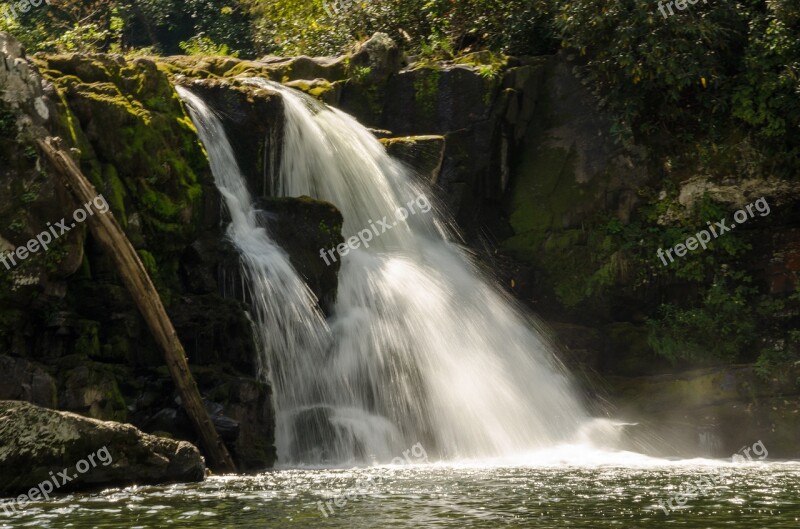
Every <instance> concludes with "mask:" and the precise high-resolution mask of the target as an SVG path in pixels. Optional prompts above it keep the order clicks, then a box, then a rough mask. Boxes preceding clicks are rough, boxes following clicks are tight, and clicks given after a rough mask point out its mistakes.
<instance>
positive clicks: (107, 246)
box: [37, 138, 236, 473]
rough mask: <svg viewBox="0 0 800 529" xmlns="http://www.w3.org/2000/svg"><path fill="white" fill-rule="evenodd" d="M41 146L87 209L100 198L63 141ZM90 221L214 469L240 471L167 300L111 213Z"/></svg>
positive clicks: (40, 144) (69, 188) (63, 179)
mask: <svg viewBox="0 0 800 529" xmlns="http://www.w3.org/2000/svg"><path fill="white" fill-rule="evenodd" d="M37 143H38V144H39V147H40V148H41V149H42V151H43V152H44V153H45V155H46V156H47V158H48V159H49V160H50V162H51V163H52V164H53V165H54V166H55V168H56V170H57V173H58V174H59V177H60V178H61V180H62V182H63V183H64V185H65V186H66V188H67V189H68V190H69V191H70V192H71V193H72V196H73V197H74V198H75V199H76V200H77V201H78V204H86V203H88V202H91V201H92V200H94V199H95V198H97V196H98V193H97V191H96V190H95V188H94V186H92V184H91V183H90V182H89V180H88V179H87V178H86V177H85V176H84V175H83V173H82V172H81V170H80V168H79V167H78V166H77V165H76V164H75V162H74V161H73V160H72V158H71V157H70V156H69V155H68V154H67V153H65V152H64V151H62V150H61V149H60V148H59V147H58V139H54V138H48V139H47V141H42V140H37ZM86 222H87V224H88V225H89V229H90V230H91V232H92V235H93V236H94V238H95V239H96V240H97V242H98V243H99V244H100V246H101V247H102V248H103V250H104V251H105V252H107V253H108V255H110V256H111V257H112V258H113V260H114V264H115V265H116V267H117V271H118V272H119V275H120V277H121V278H122V281H123V282H124V283H125V286H126V287H127V288H128V291H129V292H130V293H131V296H132V297H133V300H134V301H135V302H136V306H137V307H139V311H140V312H141V313H142V316H144V319H145V321H146V322H147V325H148V326H149V327H150V332H152V334H153V337H154V338H155V340H156V342H157V343H158V345H159V346H160V347H161V349H162V350H163V351H164V358H165V359H166V362H167V367H168V368H169V372H170V374H171V375H172V379H173V380H174V381H175V386H176V387H177V388H178V393H179V394H180V396H181V400H182V401H183V407H184V409H185V410H186V413H187V414H189V418H190V419H191V421H192V424H193V425H194V428H195V430H196V431H197V433H198V434H199V435H200V438H201V440H202V442H203V447H204V448H205V451H206V453H207V454H208V456H209V457H210V459H211V467H212V468H213V469H214V470H215V471H217V472H232V473H233V472H236V465H234V463H233V459H231V456H230V454H229V453H228V450H227V448H226V447H225V445H224V444H223V442H222V440H221V439H220V437H219V435H218V434H217V431H216V429H215V428H214V423H213V422H211V417H210V416H209V415H208V411H207V410H206V408H205V406H204V405H203V401H202V399H201V398H200V391H199V390H198V389H197V384H196V383H195V381H194V378H193V377H192V373H191V372H190V371H189V363H188V362H187V361H186V352H185V351H184V349H183V346H182V345H181V342H180V340H179V339H178V334H177V333H176V332H175V327H173V326H172V321H171V320H170V319H169V316H168V315H167V311H166V309H164V304H163V303H162V302H161V297H160V296H159V294H158V291H157V290H156V288H155V286H154V285H153V282H152V281H151V280H150V276H149V275H148V274H147V271H146V270H145V267H144V265H143V264H142V261H141V260H140V259H139V255H138V254H137V253H136V250H135V249H134V248H133V245H131V243H130V241H129V240H128V237H127V236H126V235H125V232H124V231H122V228H121V227H120V225H119V224H118V223H117V221H116V219H115V218H114V215H113V213H112V212H111V211H108V212H107V213H105V214H96V215H91V216H89V217H88V218H87V219H86Z"/></svg>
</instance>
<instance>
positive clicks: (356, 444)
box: [249, 79, 613, 463]
mask: <svg viewBox="0 0 800 529" xmlns="http://www.w3.org/2000/svg"><path fill="white" fill-rule="evenodd" d="M249 82H252V83H254V84H258V85H260V86H263V87H265V88H270V89H273V90H276V91H279V92H280V93H281V94H282V96H283V98H284V101H285V110H286V123H285V137H284V141H283V153H282V167H281V170H280V173H279V174H278V175H267V176H269V177H271V178H270V180H271V181H272V184H273V189H272V191H273V193H274V194H275V195H279V196H300V195H309V196H312V197H315V198H319V199H323V200H327V201H329V202H332V203H333V204H335V205H336V206H337V207H338V208H339V209H340V210H341V211H342V214H343V215H344V227H343V235H344V237H345V239H348V238H349V237H351V236H354V235H356V234H358V233H359V232H362V233H365V232H364V230H370V229H372V227H373V226H375V225H376V224H377V221H378V220H380V219H383V218H384V217H386V218H387V221H388V222H387V223H388V224H390V225H392V227H391V229H390V230H388V231H386V232H385V233H382V234H381V235H380V236H378V237H375V238H374V239H373V240H372V241H371V242H370V247H369V248H364V247H363V246H362V247H361V248H359V249H357V250H355V251H351V252H349V254H348V255H347V256H346V257H344V258H343V259H342V269H341V272H340V282H339V291H338V299H337V303H336V305H335V308H334V314H333V317H332V318H331V321H330V327H331V333H332V340H333V347H332V348H331V349H330V351H329V352H328V354H327V356H326V358H325V362H324V364H321V365H319V366H317V369H318V371H322V372H324V373H325V376H324V378H325V380H324V381H323V382H322V385H323V386H324V387H325V391H324V393H325V394H326V395H327V397H326V398H327V399H328V400H321V399H320V400H319V401H318V402H317V406H318V411H319V410H324V411H319V413H320V417H321V420H323V422H324V419H325V417H327V419H328V420H329V421H330V423H331V424H332V428H330V429H329V431H327V432H324V434H323V435H322V437H324V438H325V441H324V443H323V444H325V445H326V446H325V448H324V450H323V454H324V457H328V458H330V459H332V460H334V461H347V460H348V459H352V458H356V459H358V458H370V457H374V458H376V459H378V460H385V459H386V458H391V457H396V456H400V455H401V454H402V451H404V450H407V449H408V448H410V447H411V446H413V445H415V444H416V443H421V444H422V445H423V446H425V448H426V449H427V451H428V452H429V453H432V454H436V456H438V457H441V458H450V459H452V458H464V457H466V458H480V457H497V456H507V455H509V454H523V453H529V452H531V451H535V450H538V449H543V448H549V447H552V446H554V445H557V444H561V443H568V442H577V443H583V442H585V441H590V440H591V439H590V438H592V437H593V435H589V434H587V432H590V433H591V432H598V431H599V432H600V434H601V435H600V436H599V437H602V438H607V437H608V435H605V434H604V433H605V432H604V430H606V429H607V428H606V427H603V428H597V427H596V421H595V422H592V421H590V420H589V418H588V416H587V414H586V412H585V411H584V410H583V409H582V407H581V406H580V404H579V403H578V400H577V397H576V395H575V393H574V391H573V389H572V387H571V384H570V381H569V380H568V378H567V377H566V376H565V374H564V373H563V371H562V369H561V368H560V367H559V366H558V365H557V362H556V360H555V358H554V356H553V355H552V352H551V351H552V349H551V347H550V345H549V343H548V340H547V338H546V336H545V334H544V333H543V332H542V331H541V330H540V329H539V327H538V324H537V322H536V321H535V320H533V319H532V318H530V317H526V316H525V315H523V314H521V313H520V312H519V311H518V310H517V309H516V308H515V306H514V304H513V303H512V302H511V301H510V300H509V299H508V298H507V296H506V295H504V294H502V293H500V291H499V290H498V289H497V288H496V287H495V286H494V285H492V284H490V283H489V282H488V281H487V280H486V279H484V278H483V277H482V275H481V273H480V272H479V270H478V269H477V267H476V265H475V264H474V263H473V262H472V261H471V259H470V257H469V255H468V254H467V253H466V252H465V251H464V250H463V249H461V248H460V247H459V246H458V245H456V244H455V243H453V242H452V240H451V238H450V237H449V235H448V233H449V230H448V229H447V228H446V226H447V223H446V222H445V221H444V220H443V219H444V217H442V216H441V215H439V214H438V213H437V212H436V209H435V208H434V209H430V210H429V211H427V212H425V211H424V210H425V209H427V208H426V204H430V203H429V202H428V200H429V199H430V198H432V196H431V193H430V192H429V191H427V190H425V189H424V188H423V187H421V186H420V185H417V184H416V183H415V182H414V181H413V177H412V175H411V173H410V171H409V170H408V169H407V168H405V167H404V166H402V165H401V164H400V163H398V162H396V161H395V160H393V159H392V158H390V157H389V156H388V155H387V154H386V151H385V149H384V147H383V146H382V145H381V144H380V143H379V142H378V141H377V140H376V139H375V138H374V136H373V135H372V134H371V133H370V132H369V131H368V130H366V129H365V128H364V127H362V126H361V125H360V124H359V123H358V122H356V121H355V120H354V119H353V118H352V117H350V116H348V115H346V114H344V113H342V112H340V111H337V110H335V109H330V108H328V107H325V106H323V105H322V104H321V103H319V102H317V101H316V100H314V99H312V98H309V97H307V96H305V95H303V94H300V93H298V92H296V91H294V90H291V89H288V88H285V87H282V86H280V85H278V84H275V83H271V82H268V81H265V80H261V79H251V80H249ZM412 201H416V202H413V203H414V208H415V211H416V213H415V214H413V215H410V216H409V217H408V219H407V220H406V221H405V222H403V221H399V220H398V217H396V216H395V212H396V211H397V210H398V208H400V207H405V208H406V209H410V208H409V206H408V204H409V203H412ZM382 229H383V228H378V230H376V232H380V231H381V230H382ZM373 233H375V232H373ZM364 237H365V238H366V235H364ZM327 258H328V259H330V258H331V257H330V255H328V257H327ZM307 354H310V355H313V356H315V357H317V358H318V355H316V354H315V353H311V352H307ZM284 361H285V359H283V358H280V357H273V358H272V359H271V360H268V362H270V363H277V364H278V365H280V364H281V363H283V362H284ZM294 373H295V374H298V375H300V377H299V378H297V379H295V380H292V381H289V380H286V381H285V383H286V384H289V385H291V387H292V390H293V391H294V392H297V393H298V394H299V395H306V396H308V398H305V399H302V400H305V401H310V400H313V399H312V398H310V395H311V394H313V393H314V392H318V391H319V385H320V381H319V380H318V379H317V378H315V377H314V375H313V373H310V372H307V373H302V372H301V371H294ZM278 391H279V392H280V391H283V390H281V389H279V390H278ZM284 400H285V399H284ZM279 411H280V414H281V415H282V416H284V417H291V416H293V415H295V414H297V413H299V412H301V411H304V410H300V409H291V408H286V407H284V408H281V409H280V410H279ZM287 422H291V419H290V418H287ZM304 433H305V434H306V435H308V434H309V432H308V431H305V432H304ZM612 436H613V433H612ZM312 437H319V435H317V434H313V435H312ZM594 437H597V436H594ZM283 442H285V443H287V442H288V443H289V445H288V446H282V447H279V454H280V455H281V457H282V459H281V461H282V462H284V463H290V462H293V460H292V455H295V456H297V455H299V458H297V459H294V462H298V460H299V461H302V462H306V463H319V462H320V461H319V460H315V459H314V457H315V456H317V455H319V454H310V453H307V452H306V453H302V451H300V452H299V451H298V450H296V445H297V444H298V440H297V439H292V438H286V437H284V438H283ZM293 446H294V447H295V448H293Z"/></svg>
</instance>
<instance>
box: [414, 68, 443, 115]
mask: <svg viewBox="0 0 800 529" xmlns="http://www.w3.org/2000/svg"><path fill="white" fill-rule="evenodd" d="M440 77H441V72H440V71H439V69H437V68H422V69H420V70H418V73H417V77H416V78H415V79H414V102H415V103H416V105H417V108H419V109H420V110H421V111H422V112H423V113H424V114H425V116H427V117H431V116H433V115H434V114H435V113H436V107H437V104H438V96H439V79H440Z"/></svg>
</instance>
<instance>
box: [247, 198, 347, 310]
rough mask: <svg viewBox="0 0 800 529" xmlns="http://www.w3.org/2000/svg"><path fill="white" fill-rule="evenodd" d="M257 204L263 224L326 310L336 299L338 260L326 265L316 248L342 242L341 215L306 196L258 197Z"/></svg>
mask: <svg viewBox="0 0 800 529" xmlns="http://www.w3.org/2000/svg"><path fill="white" fill-rule="evenodd" d="M258 207H259V208H261V209H263V211H264V214H263V215H262V222H263V225H264V226H265V227H266V228H267V230H268V231H269V233H270V235H271V236H272V238H273V239H274V240H275V242H277V243H278V244H279V245H280V246H281V248H283V249H284V250H286V253H288V254H289V258H290V259H291V261H292V265H293V266H294V267H295V269H296V270H297V271H298V272H299V273H300V274H301V275H302V276H303V277H304V278H305V279H306V281H307V283H308V286H309V287H311V290H312V291H313V292H314V294H316V296H317V298H318V299H319V300H320V307H321V308H322V309H323V311H325V312H329V311H330V309H331V308H332V306H333V303H334V301H335V300H336V289H337V287H338V284H339V280H338V272H339V267H340V266H341V263H340V262H339V261H338V260H337V261H336V262H332V263H330V265H328V264H326V263H325V261H323V259H322V257H321V256H320V250H322V249H326V250H327V249H331V248H335V247H336V246H337V245H339V244H341V243H342V242H344V239H343V238H342V222H343V219H342V214H341V213H340V212H339V210H338V209H336V207H335V206H334V205H332V204H330V203H328V202H323V201H320V200H315V199H313V198H309V197H300V198H270V199H262V200H260V201H259V202H258Z"/></svg>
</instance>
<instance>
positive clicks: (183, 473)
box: [0, 401, 205, 494]
mask: <svg viewBox="0 0 800 529" xmlns="http://www.w3.org/2000/svg"><path fill="white" fill-rule="evenodd" d="M102 449H105V450H107V455H106V454H105V453H103V452H99V451H100V450H102ZM90 455H94V457H95V463H96V465H95V466H92V465H91V464H89V460H88V458H89V456H90ZM80 461H86V465H85V466H86V467H88V470H86V471H85V472H84V473H80V472H76V470H78V471H80V470H82V467H84V465H82V467H78V466H77V465H78V463H79V462H80ZM62 469H67V470H68V473H69V474H70V475H76V476H77V477H75V478H74V479H72V480H71V481H69V482H68V483H65V484H64V485H63V486H62V487H61V488H59V489H58V492H66V491H70V490H80V489H86V488H93V487H111V486H127V485H133V484H159V483H171V482H187V481H189V482H191V481H202V480H203V479H204V476H205V465H204V462H203V458H202V457H201V456H200V452H199V451H198V450H197V448H195V447H194V446H192V445H191V444H190V443H187V442H184V441H180V442H179V441H173V440H171V439H164V438H160V437H155V436H152V435H147V434H144V433H142V432H141V431H139V430H137V429H136V428H135V427H133V426H131V425H127V424H120V423H114V422H101V421H97V420H94V419H87V418H85V417H81V416H79V415H75V414H72V413H68V412H58V411H53V410H49V409H45V408H39V407H37V406H34V405H32V404H28V403H24V402H17V401H2V402H0V493H2V494H17V493H23V492H28V490H29V489H31V488H32V487H34V486H36V485H37V484H39V483H40V482H43V481H45V480H49V479H50V478H51V476H50V473H51V472H52V473H57V472H60V471H61V470H62Z"/></svg>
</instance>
